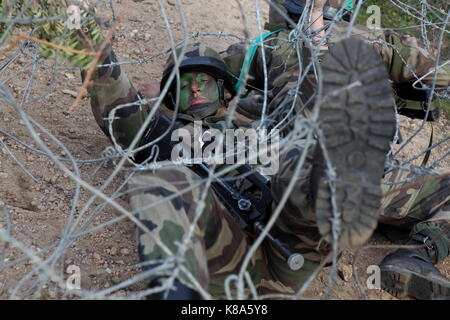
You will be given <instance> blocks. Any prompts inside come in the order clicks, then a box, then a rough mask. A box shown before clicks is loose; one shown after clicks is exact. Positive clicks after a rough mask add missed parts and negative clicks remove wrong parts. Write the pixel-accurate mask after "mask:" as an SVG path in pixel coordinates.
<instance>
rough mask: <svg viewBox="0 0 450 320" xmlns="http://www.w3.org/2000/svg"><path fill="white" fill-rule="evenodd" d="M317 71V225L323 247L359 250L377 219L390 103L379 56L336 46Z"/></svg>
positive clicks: (391, 128)
mask: <svg viewBox="0 0 450 320" xmlns="http://www.w3.org/2000/svg"><path fill="white" fill-rule="evenodd" d="M321 69H322V75H321V76H322V79H323V81H322V85H323V87H322V88H323V91H322V92H323V94H322V103H321V105H320V111H319V121H320V128H321V129H322V133H323V135H322V138H323V139H320V136H319V144H318V147H317V149H316V153H317V155H316V157H315V166H314V177H315V178H314V180H316V182H314V183H316V184H317V185H316V186H314V187H313V190H314V191H313V192H314V193H315V195H314V198H315V212H316V218H317V225H318V228H319V232H320V233H321V235H322V236H323V237H324V238H325V240H326V241H327V242H328V243H333V242H334V240H335V239H337V240H338V242H339V245H340V248H345V247H355V246H360V245H362V244H364V243H365V242H366V241H367V240H368V239H369V237H370V236H371V235H372V233H373V231H374V229H375V228H376V226H377V221H378V217H379V214H380V210H379V209H380V205H381V179H382V176H383V172H384V167H385V161H386V155H387V152H388V151H389V149H390V142H391V141H392V138H393V135H394V132H395V122H396V120H395V110H394V108H395V101H394V99H393V97H392V88H391V85H390V83H389V80H388V78H389V77H388V73H387V71H386V68H385V67H384V65H383V63H382V61H381V58H380V56H379V55H378V54H377V53H376V52H375V50H374V49H373V48H372V47H371V46H370V45H368V44H366V43H364V42H362V41H360V40H356V39H346V40H343V41H341V42H338V43H336V44H335V45H334V46H333V47H331V48H330V49H329V51H328V52H327V54H326V55H325V57H324V60H323V62H322V64H321ZM329 169H332V171H330V170H329ZM334 218H336V219H334ZM333 221H334V223H333Z"/></svg>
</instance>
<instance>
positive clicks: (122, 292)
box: [113, 290, 127, 298]
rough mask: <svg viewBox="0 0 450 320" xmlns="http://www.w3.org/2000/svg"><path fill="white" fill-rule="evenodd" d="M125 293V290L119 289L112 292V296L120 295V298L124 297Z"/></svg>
mask: <svg viewBox="0 0 450 320" xmlns="http://www.w3.org/2000/svg"><path fill="white" fill-rule="evenodd" d="M126 295H127V293H126V292H125V290H119V291H117V292H115V293H114V294H113V296H114V297H120V298H122V297H125V296H126Z"/></svg>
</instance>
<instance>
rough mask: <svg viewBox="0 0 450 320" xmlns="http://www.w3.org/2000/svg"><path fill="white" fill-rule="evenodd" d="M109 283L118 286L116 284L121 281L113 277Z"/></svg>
mask: <svg viewBox="0 0 450 320" xmlns="http://www.w3.org/2000/svg"><path fill="white" fill-rule="evenodd" d="M111 282H112V283H113V284H118V283H120V282H121V280H120V278H119V277H117V276H114V277H112V278H111Z"/></svg>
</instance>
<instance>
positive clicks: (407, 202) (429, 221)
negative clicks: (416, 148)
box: [129, 149, 450, 298]
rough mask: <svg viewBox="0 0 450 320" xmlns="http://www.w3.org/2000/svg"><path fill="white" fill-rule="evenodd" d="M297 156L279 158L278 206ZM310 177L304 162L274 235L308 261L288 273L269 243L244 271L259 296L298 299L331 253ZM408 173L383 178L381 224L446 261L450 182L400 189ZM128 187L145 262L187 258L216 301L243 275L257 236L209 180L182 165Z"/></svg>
mask: <svg viewBox="0 0 450 320" xmlns="http://www.w3.org/2000/svg"><path fill="white" fill-rule="evenodd" d="M300 152H301V150H300V149H292V150H289V151H288V152H286V153H284V154H283V156H282V158H281V161H280V164H281V168H280V171H279V172H278V174H277V175H275V176H274V177H273V178H272V193H273V197H274V207H276V205H277V203H278V201H280V199H281V196H282V195H283V194H284V193H285V192H286V187H287V185H288V183H289V181H290V180H291V179H292V172H293V168H294V166H295V165H296V163H297V161H298V159H299V157H298V156H299V154H300ZM308 157H309V156H308ZM312 175H313V166H312V161H311V159H309V160H308V159H307V161H305V164H304V167H303V170H302V171H301V173H300V175H299V176H298V177H297V179H296V183H295V186H294V189H293V191H292V192H291V194H290V196H289V198H288V200H287V202H286V204H285V205H284V207H283V210H282V211H281V214H280V216H279V217H278V219H277V222H276V224H275V226H274V227H273V228H272V230H271V233H272V234H273V235H274V236H276V237H278V238H279V239H281V240H283V241H284V242H285V243H286V244H287V245H288V246H289V247H290V248H291V249H293V250H294V251H297V252H299V253H301V254H302V255H303V256H304V258H305V265H304V266H303V267H302V268H301V269H300V270H298V271H292V270H290V269H289V268H288V266H287V264H286V262H285V261H284V260H283V259H282V258H281V256H280V255H279V254H278V253H277V252H276V251H275V250H273V248H272V247H271V245H270V244H269V243H268V242H267V241H264V242H263V244H262V245H261V246H260V247H259V248H258V249H257V250H256V252H255V254H254V255H253V257H251V260H250V263H249V265H248V266H247V271H248V273H249V275H250V276H251V279H252V281H253V283H254V285H255V287H256V289H257V291H258V294H270V293H282V294H294V293H295V292H296V290H298V288H299V287H300V286H301V285H302V284H303V283H305V281H306V280H307V279H308V278H309V277H310V276H311V274H312V273H313V272H314V271H315V270H316V268H318V267H319V265H320V263H321V262H322V261H323V259H325V257H326V256H327V255H328V253H329V245H328V244H327V243H325V242H324V241H322V240H321V235H320V234H319V232H318V229H317V226H316V222H315V216H314V211H313V208H312V205H313V202H312V196H311V190H310V189H311V188H310V186H311V181H312V179H311V178H312ZM411 176H412V173H411V172H410V171H403V170H397V171H393V172H391V173H389V174H387V175H386V177H385V181H386V182H387V183H394V184H387V185H386V184H384V185H383V191H384V195H385V196H384V198H383V200H382V206H381V209H380V210H381V218H380V222H381V223H385V224H390V225H394V226H398V227H402V228H408V229H410V230H411V232H412V233H420V234H422V235H425V236H428V237H429V239H431V240H432V242H433V244H435V247H436V248H437V251H438V253H437V255H438V259H439V260H441V259H443V258H445V257H446V256H447V255H448V254H449V249H450V178H449V177H448V176H447V177H443V178H442V177H441V178H439V177H438V178H436V177H435V176H430V177H425V178H422V179H420V180H418V183H410V184H402V183H400V184H396V182H402V181H404V180H405V179H406V178H409V177H411ZM129 187H130V205H131V208H132V210H133V212H135V213H136V214H137V217H138V218H139V220H140V221H142V222H143V224H144V225H145V226H146V227H147V228H148V230H149V232H148V231H147V232H143V231H142V230H140V231H139V234H138V236H139V246H140V248H139V249H140V250H139V251H140V254H141V259H142V260H143V261H158V259H161V258H167V257H182V259H181V260H179V263H180V264H181V265H182V266H183V267H184V268H185V269H184V270H188V271H189V273H190V276H187V273H184V272H181V273H180V275H179V278H180V280H181V281H182V282H184V283H185V284H191V283H192V281H191V280H192V279H193V278H194V279H196V280H197V282H198V284H199V285H200V286H201V287H202V288H203V289H204V290H206V291H208V292H210V293H211V294H212V295H213V296H215V297H218V298H220V297H223V295H224V283H225V279H226V278H227V277H228V276H230V275H232V274H237V273H238V272H239V270H240V268H241V266H242V264H243V261H244V258H245V256H246V254H247V252H248V249H249V247H250V246H251V245H252V242H253V241H254V239H253V238H252V237H250V236H248V235H247V234H246V233H245V232H244V231H243V230H241V228H240V227H239V226H238V225H237V223H236V222H235V221H234V220H233V219H232V218H231V217H230V215H229V214H228V213H227V209H226V208H225V207H224V206H223V204H222V203H221V202H220V200H219V199H218V197H217V196H216V194H215V193H214V191H212V189H211V188H208V189H206V190H205V187H206V184H205V182H204V181H202V180H201V179H200V178H199V177H198V176H197V175H196V174H194V173H193V172H192V171H191V170H189V169H188V168H186V167H180V166H178V167H172V168H169V169H161V170H158V171H156V172H155V173H153V172H144V173H140V174H138V175H136V176H134V177H133V178H132V179H131V180H130V183H129ZM158 242H159V244H158ZM161 243H162V246H161V245H160V244H161ZM183 244H185V245H183ZM163 247H165V248H164V249H163ZM167 249H168V250H167Z"/></svg>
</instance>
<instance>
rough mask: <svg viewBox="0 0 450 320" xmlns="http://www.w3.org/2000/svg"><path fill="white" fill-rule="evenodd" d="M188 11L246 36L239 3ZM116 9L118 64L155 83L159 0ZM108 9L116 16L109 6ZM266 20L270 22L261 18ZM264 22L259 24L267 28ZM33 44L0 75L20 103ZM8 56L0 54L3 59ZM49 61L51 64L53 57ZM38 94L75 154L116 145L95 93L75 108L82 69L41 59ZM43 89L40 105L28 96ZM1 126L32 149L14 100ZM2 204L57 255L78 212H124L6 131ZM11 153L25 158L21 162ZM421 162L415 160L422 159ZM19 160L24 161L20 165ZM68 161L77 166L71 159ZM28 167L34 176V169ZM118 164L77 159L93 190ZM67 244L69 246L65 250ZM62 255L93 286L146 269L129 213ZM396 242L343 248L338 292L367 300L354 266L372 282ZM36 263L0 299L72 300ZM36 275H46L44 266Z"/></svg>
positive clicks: (172, 13) (8, 254)
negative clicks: (43, 278)
mask: <svg viewBox="0 0 450 320" xmlns="http://www.w3.org/2000/svg"><path fill="white" fill-rule="evenodd" d="M243 2H244V3H243V4H242V5H243V9H244V12H245V13H246V20H247V28H248V31H249V33H250V35H251V36H256V35H257V33H258V24H257V22H256V19H255V18H254V17H255V8H254V5H255V4H254V2H253V1H243ZM164 3H165V4H166V5H165V10H166V13H167V16H168V21H169V23H170V24H171V26H172V31H173V37H174V39H175V40H180V39H183V29H182V27H181V22H180V17H179V14H178V10H177V7H176V6H175V5H174V3H175V0H164ZM182 3H183V5H184V12H185V18H186V20H187V23H188V26H189V31H188V33H189V34H193V33H195V32H220V31H224V32H229V33H231V34H236V35H239V36H244V25H243V17H242V16H241V13H240V11H239V7H238V5H237V3H236V2H234V1H220V0H208V1H206V0H202V1H199V0H183V1H182ZM114 9H115V13H116V14H117V15H118V16H122V17H123V22H122V23H121V24H120V26H119V28H118V30H117V32H116V33H115V35H116V41H115V43H114V49H115V52H116V53H117V56H118V59H119V60H120V61H131V62H133V63H131V64H127V65H124V66H123V68H124V70H125V72H126V73H127V74H128V75H129V76H130V78H131V79H132V81H133V83H135V85H136V86H138V87H139V86H140V85H142V84H143V83H145V82H147V81H158V80H159V79H160V75H161V72H162V65H163V64H164V62H165V59H166V58H167V56H166V55H164V56H161V57H156V58H153V59H151V60H150V61H149V62H147V63H144V64H139V63H137V62H138V61H139V59H141V58H144V57H149V56H154V55H156V54H158V53H159V52H161V51H162V50H164V49H166V48H168V47H169V45H170V44H169V42H168V35H167V33H166V28H165V26H164V22H163V19H162V17H161V14H160V9H159V5H158V3H157V2H156V1H147V0H146V1H137V2H134V1H131V0H122V1H117V3H115V7H114ZM105 11H106V12H107V13H109V12H110V11H109V10H108V8H105ZM267 12H268V8H267V6H266V4H265V3H264V4H263V3H262V2H261V17H264V19H265V17H267V16H268V15H267ZM264 19H263V20H264ZM263 24H264V21H263V22H262V25H263ZM199 40H201V41H202V42H206V43H207V44H208V45H209V46H211V47H215V48H218V49H225V48H226V47H227V45H229V44H231V43H234V42H235V41H236V39H235V38H232V37H228V38H226V37H221V38H218V37H217V36H208V37H201V38H199ZM30 52H31V51H25V52H24V54H22V55H21V56H20V58H19V59H18V60H16V61H15V62H14V63H13V65H12V66H10V67H9V68H8V70H7V71H6V72H4V73H3V74H2V78H1V81H2V83H5V84H6V85H7V87H8V88H9V90H10V92H11V93H12V94H13V96H14V97H15V99H16V100H17V101H19V102H20V101H21V99H22V97H23V94H24V92H25V90H26V89H27V85H28V81H30V75H31V72H32V65H31V62H32V56H30ZM7 59H8V57H7V56H6V57H0V65H2V64H3V63H4V62H5V61H6V60H7ZM47 63H49V64H51V61H47ZM32 80H33V83H32V87H31V94H30V98H29V100H28V101H27V102H26V103H25V104H24V106H23V108H24V110H25V112H26V113H27V114H28V115H30V116H31V117H32V118H33V119H34V120H36V121H37V122H38V123H40V124H41V125H42V126H44V127H45V128H46V129H47V130H48V131H49V132H50V133H51V134H52V135H53V136H55V137H56V138H57V139H58V140H59V141H60V142H61V143H62V144H63V145H64V146H65V147H66V148H67V149H68V151H69V152H70V153H71V155H72V156H73V157H74V158H75V159H94V158H99V157H101V155H102V151H103V150H104V149H105V148H106V147H107V146H109V142H108V140H107V139H106V137H105V136H104V134H103V133H102V132H101V131H100V129H99V128H98V126H97V125H96V123H95V121H94V118H93V116H92V113H91V110H90V105H89V101H88V99H86V98H85V99H83V100H82V102H81V104H80V106H79V107H78V108H77V109H76V110H74V111H69V108H70V106H71V105H72V103H73V101H74V96H73V92H71V91H70V90H72V91H75V92H77V91H78V89H79V87H80V85H81V81H80V76H79V73H78V71H76V70H75V71H72V70H52V69H51V68H48V67H44V66H42V65H41V66H40V67H38V69H37V70H36V73H35V76H34V78H33V79H32ZM41 95H42V96H43V97H42V98H41V99H38V100H36V101H35V102H33V101H30V100H31V99H34V98H37V97H39V96H41ZM400 118H401V119H400V124H401V129H402V132H403V136H404V137H408V135H409V134H411V133H412V132H414V130H416V129H417V128H419V126H420V125H421V122H420V121H418V120H410V119H408V118H405V117H403V116H401V117H400ZM449 124H450V123H449V121H448V120H447V119H445V118H444V117H441V119H440V120H439V121H438V122H437V123H435V124H434V129H435V138H434V139H435V141H438V139H439V138H442V137H445V136H448V134H449V132H448V128H449ZM0 129H1V130H3V131H5V132H8V133H10V134H11V135H13V136H15V137H17V138H19V139H20V140H22V141H24V142H25V143H27V144H30V145H31V146H34V147H37V145H36V143H35V141H34V139H33V138H32V137H31V135H30V133H29V132H28V130H27V128H26V126H25V122H24V121H23V120H21V118H20V116H19V115H18V114H17V113H16V111H14V110H13V109H12V108H11V106H7V105H1V104H0ZM430 131H431V125H430V124H428V123H427V124H426V125H425V128H424V129H423V130H422V131H421V132H420V133H419V134H418V136H417V137H416V138H415V139H414V143H412V144H410V145H409V146H408V147H407V148H406V149H405V150H404V151H403V153H402V157H404V158H405V159H406V158H410V157H411V156H412V155H414V154H417V152H418V151H419V150H423V149H425V148H426V147H427V145H428V143H429V134H430ZM39 136H40V138H42V140H43V141H44V143H46V145H47V146H48V147H49V148H50V149H51V150H52V151H53V152H54V154H55V155H56V156H58V157H66V156H67V153H66V152H63V150H62V149H61V147H60V146H58V145H57V144H56V143H55V142H54V141H53V140H52V138H51V137H50V136H49V135H47V134H46V133H44V132H42V131H41V132H40V133H39ZM0 140H1V141H3V143H4V145H3V144H2V143H0V181H1V183H0V207H2V206H4V207H5V208H6V209H7V210H8V212H9V216H10V225H11V235H12V236H13V237H14V238H15V239H16V240H18V241H20V243H21V244H23V245H24V246H25V247H26V248H28V250H33V251H37V250H40V249H44V248H48V250H47V251H45V252H43V253H40V254H39V257H40V258H42V259H45V258H49V257H50V256H51V255H52V253H54V250H55V249H54V248H52V247H49V246H52V245H54V244H55V243H57V242H58V241H59V240H60V239H61V237H63V235H64V234H65V233H66V232H67V230H66V228H67V227H74V223H73V221H71V220H72V219H73V220H75V221H78V222H79V223H78V224H77V226H76V228H77V230H79V232H83V231H85V230H87V229H91V228H93V227H95V226H96V225H99V224H102V223H104V222H107V221H110V220H112V219H115V218H116V217H117V210H116V209H113V208H111V207H106V209H104V210H97V208H98V207H99V206H100V205H102V204H103V201H102V200H100V199H98V198H94V199H91V196H92V194H91V193H90V192H89V191H87V190H86V188H81V191H80V192H79V195H78V194H77V190H76V184H75V183H74V181H73V180H72V179H71V178H70V177H69V176H68V175H67V174H65V173H64V172H63V171H62V170H61V169H60V168H59V167H58V166H57V165H56V164H55V163H54V162H53V161H52V160H50V159H49V158H48V157H47V156H45V155H42V154H38V153H36V152H33V151H31V150H30V149H29V148H27V147H25V146H23V145H21V144H19V143H17V142H16V141H14V140H13V139H12V138H10V137H7V136H6V135H4V134H1V133H0ZM448 150H449V144H448V143H447V144H443V145H441V146H440V147H439V148H437V149H436V150H434V151H433V153H432V155H431V159H430V163H431V162H432V161H433V160H434V159H438V158H439V157H441V156H443V155H444V154H445V153H446V152H448ZM10 152H11V153H12V155H13V156H14V157H15V158H16V159H17V160H18V161H15V160H14V159H13V157H12V156H11V155H10ZM420 161H421V159H418V160H417V161H416V162H418V163H420ZM18 163H20V165H19V164H18ZM65 165H66V166H67V167H68V168H69V169H71V170H73V168H72V166H71V164H70V163H69V162H65ZM21 166H23V167H24V168H25V169H26V170H27V171H28V172H29V173H30V174H27V173H26V172H25V171H24V170H23V168H21ZM113 168H114V165H113V163H112V162H111V161H108V162H95V163H79V164H78V170H79V171H80V176H81V178H82V179H83V180H84V181H86V182H88V183H89V184H90V185H91V186H93V187H95V188H100V187H102V186H103V184H104V182H105V181H106V180H107V179H108V177H109V176H110V174H111V172H112V171H113ZM449 168H450V159H448V157H447V159H445V160H444V161H443V162H442V163H441V166H440V167H439V170H441V171H443V172H448V171H449ZM123 178H124V174H123V173H119V174H118V175H117V176H116V177H115V178H114V180H113V181H112V183H110V184H109V185H108V186H107V187H106V188H105V189H104V190H103V192H104V193H105V194H106V195H113V194H114V193H115V191H116V190H117V189H118V187H119V186H120V185H121V183H122V182H123ZM77 195H78V196H79V198H78V201H76V202H75V203H76V206H75V207H74V208H72V207H71V206H72V204H73V203H74V197H77ZM88 201H92V203H90V204H89V209H88V210H87V212H84V211H83V210H82V209H83V207H84V206H85V205H86V204H88ZM116 201H117V202H118V203H119V204H120V205H122V206H123V207H125V208H127V198H126V196H124V195H121V194H118V195H117V196H116ZM6 222H7V221H6V220H5V219H3V221H1V220H0V224H1V223H3V225H7V223H6ZM369 244H370V245H380V244H383V245H384V244H386V245H387V244H390V242H389V241H388V240H387V239H385V238H384V237H383V236H381V235H378V234H375V235H374V236H373V238H372V239H371V240H370V243H369ZM0 245H2V246H3V248H2V247H0V252H2V256H0V262H1V258H3V259H4V260H3V263H4V264H6V265H8V264H9V263H11V262H12V261H14V260H15V259H18V258H20V257H22V256H23V252H22V251H21V250H19V249H17V248H14V246H13V245H12V244H10V245H9V246H6V245H5V244H1V243H0ZM63 249H64V248H63ZM64 250H65V255H64V259H63V263H64V268H63V270H65V269H66V268H67V266H69V265H77V266H79V267H80V268H81V275H82V281H81V287H82V288H83V289H86V290H93V291H100V290H105V289H107V288H109V287H111V286H113V285H115V284H118V283H121V282H122V281H125V280H127V279H130V278H131V277H133V276H134V275H136V274H138V273H139V272H140V271H141V270H140V269H139V268H136V267H134V265H136V264H137V263H138V262H139V259H138V254H137V250H136V239H135V236H134V225H133V223H132V222H130V221H128V220H127V219H122V220H120V221H118V222H116V223H113V224H111V225H109V226H107V227H103V228H100V229H99V230H96V231H95V232H89V233H87V234H86V235H83V236H79V237H78V238H77V240H76V241H75V242H74V243H73V244H71V245H70V246H69V248H66V249H64ZM391 251H392V249H389V248H383V249H374V248H366V249H363V250H361V252H360V254H359V255H356V252H354V251H345V252H344V254H343V256H342V259H341V261H340V262H339V270H340V272H339V273H340V277H338V279H337V280H336V282H335V285H334V289H333V290H332V295H331V298H332V299H361V298H362V297H361V295H360V293H359V291H358V289H357V286H356V284H355V280H354V278H353V277H352V275H353V276H354V273H353V271H352V270H351V269H352V266H354V267H355V270H356V271H357V272H358V274H359V279H360V282H361V283H362V285H363V287H365V288H366V286H365V283H366V279H367V277H368V274H367V273H366V270H367V267H368V266H370V265H377V264H379V263H380V262H381V260H382V259H383V257H384V256H385V255H386V254H387V253H389V252H391ZM34 267H35V263H34V262H32V261H30V260H28V259H27V260H25V261H23V262H21V263H18V264H14V265H13V266H10V267H8V268H7V269H6V270H4V271H2V272H0V299H6V298H9V297H11V296H12V297H13V298H14V297H17V298H22V295H26V296H27V297H28V298H37V299H56V298H71V297H70V296H63V293H62V292H61V291H60V290H58V289H55V288H56V287H55V285H54V284H53V283H52V282H51V281H49V282H48V283H47V284H45V285H43V286H42V284H41V285H40V286H41V290H39V292H38V293H37V294H35V295H29V293H30V292H35V290H34V289H36V288H35V287H33V286H34V285H35V284H36V283H38V282H36V280H38V277H37V276H36V275H34V276H32V277H28V276H27V275H28V274H29V272H30V271H31V270H32V269H33V268H34ZM439 268H440V269H441V271H443V272H444V273H445V274H446V275H447V276H449V277H450V259H447V260H445V261H444V262H443V263H441V264H440V265H439ZM328 271H329V268H325V270H323V271H322V272H321V273H320V275H319V276H318V277H317V279H316V280H314V282H313V283H312V285H311V287H310V288H309V289H308V291H307V293H306V295H305V297H308V298H311V299H319V298H321V297H323V295H324V293H325V291H326V288H327V285H328V279H327V272H328ZM37 274H39V272H37ZM143 288H144V287H143V284H142V283H140V282H138V283H136V284H133V285H131V286H127V287H125V288H123V289H120V290H117V291H115V292H112V295H113V296H115V297H126V296H129V295H130V294H132V293H133V292H136V291H138V290H142V289H143ZM367 294H368V298H369V299H394V298H393V297H392V296H391V295H389V294H388V293H386V292H383V291H381V290H376V289H373V290H367Z"/></svg>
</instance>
